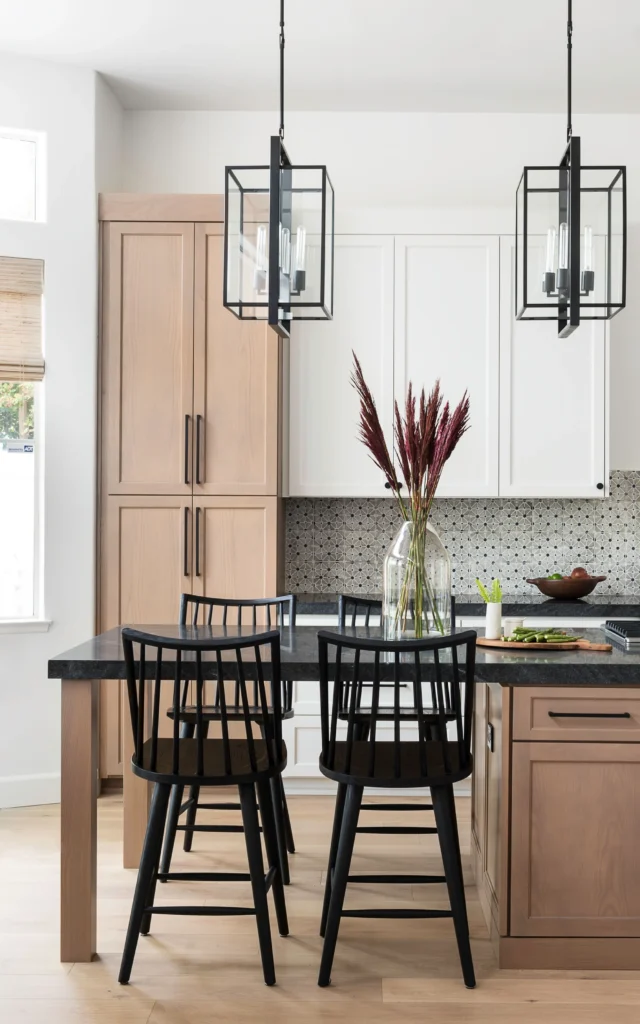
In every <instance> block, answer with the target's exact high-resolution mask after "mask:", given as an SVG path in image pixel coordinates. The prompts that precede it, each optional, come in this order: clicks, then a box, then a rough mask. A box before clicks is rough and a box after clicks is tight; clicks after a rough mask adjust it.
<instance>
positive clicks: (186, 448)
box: [184, 413, 191, 484]
mask: <svg viewBox="0 0 640 1024" xmlns="http://www.w3.org/2000/svg"><path fill="white" fill-rule="evenodd" d="M190 422H191V417H190V415H189V413H185V417H184V482H185V484H188V483H189V424H190Z"/></svg>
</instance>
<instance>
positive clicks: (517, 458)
mask: <svg viewBox="0 0 640 1024" xmlns="http://www.w3.org/2000/svg"><path fill="white" fill-rule="evenodd" d="M541 244H543V241H541ZM501 245H502V250H501V295H502V302H501V324H500V493H501V494H502V495H504V496H506V497H510V496H513V497H536V498H543V497H549V498H558V497H559V498H596V497H602V496H604V494H605V489H606V487H607V477H606V433H607V432H606V419H605V417H606V401H605V387H606V328H605V325H604V323H603V321H601V320H585V321H583V323H582V324H581V326H580V327H579V328H578V329H577V330H576V331H574V332H573V334H571V335H570V336H569V337H568V338H558V327H557V323H556V321H548V320H544V321H539V322H537V323H536V322H532V321H525V320H516V319H515V315H514V297H513V296H514V291H513V289H514V277H515V244H514V240H513V238H503V239H502V240H501ZM598 485H600V486H598Z"/></svg>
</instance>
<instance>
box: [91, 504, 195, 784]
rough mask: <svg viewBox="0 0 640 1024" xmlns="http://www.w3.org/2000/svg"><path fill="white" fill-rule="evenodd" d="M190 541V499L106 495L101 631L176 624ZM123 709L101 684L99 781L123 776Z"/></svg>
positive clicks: (113, 691)
mask: <svg viewBox="0 0 640 1024" xmlns="http://www.w3.org/2000/svg"><path fill="white" fill-rule="evenodd" d="M192 538H193V531H192V522H191V499H190V498H187V499H183V498H180V497H179V496H176V497H155V496H152V497H143V496H132V497H116V496H111V497H108V498H107V499H106V501H105V508H104V519H103V529H102V550H101V566H102V606H101V629H103V630H106V629H112V628H113V627H114V626H118V625H121V624H126V623H130V624H132V625H142V624H146V625H153V624H161V623H167V622H177V621H178V612H179V607H180V595H181V594H182V592H183V591H189V590H191V589H192V577H191V565H192V551H191V546H192ZM185 569H186V570H187V572H186V574H185ZM123 711H127V709H126V708H125V707H124V704H123V702H122V692H121V690H120V688H119V687H118V686H117V685H116V684H114V683H113V682H112V681H110V682H107V683H103V684H102V694H101V716H102V724H101V775H102V776H103V777H105V776H109V775H121V774H122V764H123V749H124V738H123ZM127 713H128V711H127Z"/></svg>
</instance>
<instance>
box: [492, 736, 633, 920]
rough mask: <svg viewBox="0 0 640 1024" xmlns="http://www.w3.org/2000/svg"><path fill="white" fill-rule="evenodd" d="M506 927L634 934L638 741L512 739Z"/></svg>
mask: <svg viewBox="0 0 640 1024" xmlns="http://www.w3.org/2000/svg"><path fill="white" fill-rule="evenodd" d="M512 757H513V763H512V783H511V785H512V828H511V928H510V934H511V935H512V936H547V937H552V936H563V937H590V938H607V939H609V938H624V937H637V936H640V873H639V872H638V847H639V846H640V746H638V744H634V743H514V744H513V754H512Z"/></svg>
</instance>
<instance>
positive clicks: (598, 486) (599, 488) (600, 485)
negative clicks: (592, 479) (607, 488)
mask: <svg viewBox="0 0 640 1024" xmlns="http://www.w3.org/2000/svg"><path fill="white" fill-rule="evenodd" d="M596 487H597V488H598V490H599V491H604V484H596Z"/></svg>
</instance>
